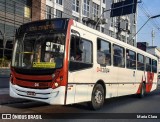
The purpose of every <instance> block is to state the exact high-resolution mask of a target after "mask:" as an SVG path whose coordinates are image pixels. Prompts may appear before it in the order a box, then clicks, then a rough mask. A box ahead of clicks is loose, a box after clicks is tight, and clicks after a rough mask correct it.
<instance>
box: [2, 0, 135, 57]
mask: <svg viewBox="0 0 160 122" xmlns="http://www.w3.org/2000/svg"><path fill="white" fill-rule="evenodd" d="M112 2H119V0H0V58H2V57H3V56H6V57H7V58H9V59H10V58H11V51H12V46H13V40H14V35H15V30H16V29H17V28H18V27H19V26H20V25H21V24H23V23H26V22H30V21H36V20H41V19H51V18H55V17H56V18H57V17H59V18H61V17H62V18H73V19H75V20H76V21H78V22H81V23H83V24H85V25H87V26H89V27H91V28H95V29H97V30H99V31H101V32H102V33H105V34H107V35H110V36H112V37H114V38H117V39H119V40H121V41H124V42H126V43H129V44H131V45H134V46H135V45H136V44H135V42H136V40H135V38H133V39H132V37H133V34H134V33H135V32H136V14H131V15H126V16H120V17H113V18H111V17H110V11H108V12H104V10H107V9H110V7H111V4H112ZM103 12H104V13H103ZM99 18H100V19H99ZM96 25H97V26H96ZM117 25H119V27H117Z"/></svg>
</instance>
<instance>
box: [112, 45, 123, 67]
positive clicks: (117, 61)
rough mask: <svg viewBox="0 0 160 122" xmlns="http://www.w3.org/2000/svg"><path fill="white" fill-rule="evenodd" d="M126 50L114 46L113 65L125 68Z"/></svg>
mask: <svg viewBox="0 0 160 122" xmlns="http://www.w3.org/2000/svg"><path fill="white" fill-rule="evenodd" d="M124 51H125V49H124V48H122V47H120V46H118V45H113V65H114V66H117V67H125V55H124Z"/></svg>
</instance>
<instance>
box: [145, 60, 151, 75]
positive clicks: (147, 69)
mask: <svg viewBox="0 0 160 122" xmlns="http://www.w3.org/2000/svg"><path fill="white" fill-rule="evenodd" d="M145 62H146V71H148V72H151V70H152V69H151V68H152V67H151V58H148V57H146V60H145Z"/></svg>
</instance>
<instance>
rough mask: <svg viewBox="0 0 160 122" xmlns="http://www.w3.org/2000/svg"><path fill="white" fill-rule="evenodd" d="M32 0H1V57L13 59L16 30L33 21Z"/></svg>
mask: <svg viewBox="0 0 160 122" xmlns="http://www.w3.org/2000/svg"><path fill="white" fill-rule="evenodd" d="M31 5H32V2H31V0H0V58H2V57H4V56H5V57H6V58H7V59H11V54H12V47H13V40H14V35H15V30H16V29H17V28H18V27H19V26H20V25H21V24H23V23H26V22H29V21H31Z"/></svg>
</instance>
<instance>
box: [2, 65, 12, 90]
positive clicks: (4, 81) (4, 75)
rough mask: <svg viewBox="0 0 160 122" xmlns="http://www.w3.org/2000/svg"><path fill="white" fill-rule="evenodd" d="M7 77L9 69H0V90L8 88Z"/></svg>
mask: <svg viewBox="0 0 160 122" xmlns="http://www.w3.org/2000/svg"><path fill="white" fill-rule="evenodd" d="M9 75H10V69H9V68H8V69H2V68H0V88H8V87H9Z"/></svg>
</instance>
